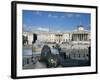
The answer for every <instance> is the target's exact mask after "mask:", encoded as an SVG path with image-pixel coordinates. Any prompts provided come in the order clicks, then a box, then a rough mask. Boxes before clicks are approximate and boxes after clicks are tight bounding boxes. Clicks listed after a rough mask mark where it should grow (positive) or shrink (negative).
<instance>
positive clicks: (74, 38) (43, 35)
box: [23, 25, 91, 45]
mask: <svg viewBox="0 0 100 80" xmlns="http://www.w3.org/2000/svg"><path fill="white" fill-rule="evenodd" d="M34 33H35V34H37V41H38V42H42V43H59V44H63V43H73V44H77V43H81V44H90V42H91V33H90V31H88V30H85V29H84V27H83V26H82V25H79V26H78V27H77V29H76V30H73V31H71V32H46V31H33V32H23V36H24V37H26V39H27V43H26V44H28V45H32V41H33V39H34V37H33V34H34Z"/></svg>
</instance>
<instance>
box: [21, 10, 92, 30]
mask: <svg viewBox="0 0 100 80" xmlns="http://www.w3.org/2000/svg"><path fill="white" fill-rule="evenodd" d="M90 20H91V15H90V14H89V13H71V12H51V11H34V10H23V27H24V31H33V30H41V31H52V32H53V31H54V32H55V31H59V32H65V31H73V30H75V29H76V28H77V26H78V25H80V24H81V25H83V26H84V28H85V29H88V30H90V24H91V23H90Z"/></svg>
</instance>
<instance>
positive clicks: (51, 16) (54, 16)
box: [48, 14, 58, 18]
mask: <svg viewBox="0 0 100 80" xmlns="http://www.w3.org/2000/svg"><path fill="white" fill-rule="evenodd" d="M48 17H49V18H58V16H56V15H52V14H48Z"/></svg>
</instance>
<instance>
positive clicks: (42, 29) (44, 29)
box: [37, 27, 49, 32]
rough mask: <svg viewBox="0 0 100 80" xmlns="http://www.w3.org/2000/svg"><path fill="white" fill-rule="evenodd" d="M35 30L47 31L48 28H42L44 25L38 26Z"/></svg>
mask: <svg viewBox="0 0 100 80" xmlns="http://www.w3.org/2000/svg"><path fill="white" fill-rule="evenodd" d="M37 30H39V31H47V32H49V29H48V28H44V27H38V28H37Z"/></svg>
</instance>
